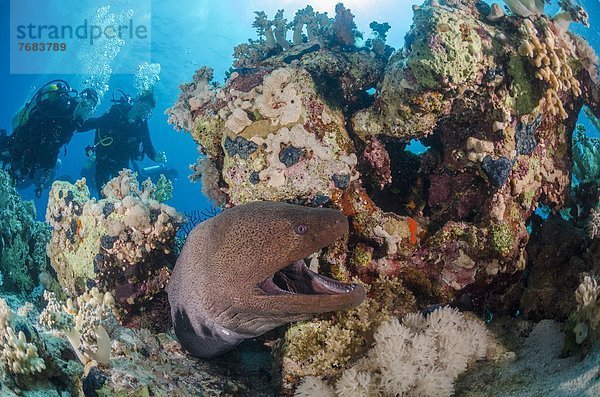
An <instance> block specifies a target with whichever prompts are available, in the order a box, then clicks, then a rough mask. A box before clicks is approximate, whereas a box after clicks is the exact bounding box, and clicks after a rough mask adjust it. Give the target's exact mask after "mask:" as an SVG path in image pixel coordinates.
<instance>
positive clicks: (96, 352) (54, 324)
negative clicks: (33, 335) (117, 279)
mask: <svg viewBox="0 0 600 397" xmlns="http://www.w3.org/2000/svg"><path fill="white" fill-rule="evenodd" d="M44 298H46V300H47V301H48V305H47V306H46V309H44V311H43V312H42V313H41V315H40V320H39V321H40V324H42V325H44V326H46V327H48V328H51V329H56V330H59V331H63V332H64V334H65V336H66V337H67V339H68V340H69V342H70V343H71V346H73V349H74V350H75V353H76V354H77V357H78V358H79V360H80V361H81V362H82V363H83V364H86V363H88V362H89V361H95V362H97V363H98V364H108V362H109V359H110V349H111V348H110V337H109V334H111V333H112V331H113V330H114V328H115V326H116V324H117V322H116V318H115V316H114V313H113V310H114V303H115V302H114V299H113V297H112V295H111V294H110V293H109V292H107V293H104V294H103V293H101V292H100V291H99V290H98V289H97V288H95V287H94V288H92V289H91V290H90V291H86V292H85V293H83V294H82V295H80V296H78V297H77V303H76V304H74V303H73V301H72V300H71V299H70V298H69V299H68V300H67V302H66V305H62V304H60V303H59V302H58V301H57V300H56V297H55V295H54V293H52V292H47V291H46V292H44Z"/></svg>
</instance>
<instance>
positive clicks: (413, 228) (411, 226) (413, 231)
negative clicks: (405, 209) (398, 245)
mask: <svg viewBox="0 0 600 397" xmlns="http://www.w3.org/2000/svg"><path fill="white" fill-rule="evenodd" d="M406 222H407V223H408V230H410V243H411V244H416V243H417V230H418V227H419V224H418V223H417V221H415V220H414V219H413V218H411V217H410V216H409V217H408V218H406Z"/></svg>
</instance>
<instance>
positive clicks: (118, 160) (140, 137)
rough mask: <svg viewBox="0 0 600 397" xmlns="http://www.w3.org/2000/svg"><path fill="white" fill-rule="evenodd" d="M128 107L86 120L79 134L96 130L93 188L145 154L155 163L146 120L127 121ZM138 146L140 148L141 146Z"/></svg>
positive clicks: (114, 107) (111, 110)
mask: <svg viewBox="0 0 600 397" xmlns="http://www.w3.org/2000/svg"><path fill="white" fill-rule="evenodd" d="M129 109H131V106H130V105H127V104H116V105H113V106H112V107H111V108H110V109H109V111H108V112H106V113H104V114H103V115H102V116H100V117H98V118H93V119H88V120H86V121H85V122H84V123H83V126H82V127H81V128H80V129H79V131H88V130H91V129H96V135H95V138H94V145H95V147H96V189H97V191H98V194H100V192H101V191H102V186H103V185H104V184H105V183H106V182H108V181H109V180H110V179H111V178H114V177H115V176H117V175H118V173H119V171H121V170H122V169H123V168H129V167H130V166H129V161H130V160H141V159H143V157H144V154H145V155H147V156H148V157H149V158H150V159H151V160H155V157H156V150H155V149H154V146H153V145H152V141H151V140H150V131H149V130H148V122H147V121H146V120H141V119H137V120H135V121H133V122H132V121H130V120H128V118H127V112H128V111H129ZM140 146H141V147H140Z"/></svg>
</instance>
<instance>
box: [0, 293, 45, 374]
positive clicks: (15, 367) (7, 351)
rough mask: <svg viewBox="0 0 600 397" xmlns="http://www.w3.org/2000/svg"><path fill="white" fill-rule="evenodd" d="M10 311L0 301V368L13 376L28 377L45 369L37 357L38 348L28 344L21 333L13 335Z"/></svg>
mask: <svg viewBox="0 0 600 397" xmlns="http://www.w3.org/2000/svg"><path fill="white" fill-rule="evenodd" d="M11 316H12V313H11V310H10V308H9V307H8V305H7V304H6V301H5V300H4V299H0V339H1V340H0V349H1V360H2V361H1V362H2V366H3V367H4V368H5V369H6V370H7V371H8V372H10V373H12V374H14V375H30V374H35V373H37V372H42V371H43V370H44V369H46V365H45V363H44V360H43V359H41V358H40V357H39V356H38V348H37V346H36V345H35V344H33V343H31V342H28V341H27V337H26V336H25V333H24V332H23V331H19V332H18V334H16V333H15V331H14V329H13V328H12V320H11Z"/></svg>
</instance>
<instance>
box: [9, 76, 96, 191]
mask: <svg viewBox="0 0 600 397" xmlns="http://www.w3.org/2000/svg"><path fill="white" fill-rule="evenodd" d="M97 104H98V94H97V93H96V91H94V90H93V89H91V88H86V89H84V90H82V91H81V92H79V93H78V92H77V91H76V90H74V89H72V88H71V87H70V86H69V84H68V83H67V82H66V81H64V80H52V81H50V82H48V83H46V84H44V86H42V88H40V89H39V90H38V91H37V92H36V93H35V94H34V95H33V97H32V98H31V100H29V101H28V102H27V103H26V104H25V106H23V108H22V109H21V110H20V111H19V112H18V113H17V115H16V116H15V117H14V118H13V125H12V127H13V132H12V134H11V135H7V133H6V130H2V131H0V161H1V162H2V168H3V169H4V170H6V171H7V172H8V173H9V174H10V175H11V176H12V177H13V178H14V179H15V181H16V184H17V187H18V188H19V189H24V188H26V187H28V186H29V185H31V184H35V194H36V196H37V197H40V195H41V193H42V190H43V189H44V188H45V187H47V186H48V185H49V184H50V182H51V181H52V178H53V173H54V171H55V168H56V165H57V160H58V155H59V152H60V149H61V148H62V147H63V146H64V145H66V144H67V143H69V141H70V140H71V138H72V137H73V134H74V133H75V132H76V131H77V130H78V129H79V128H80V127H81V126H82V125H83V123H84V121H85V119H87V118H89V117H91V116H92V114H93V113H94V110H95V108H96V105H97Z"/></svg>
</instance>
